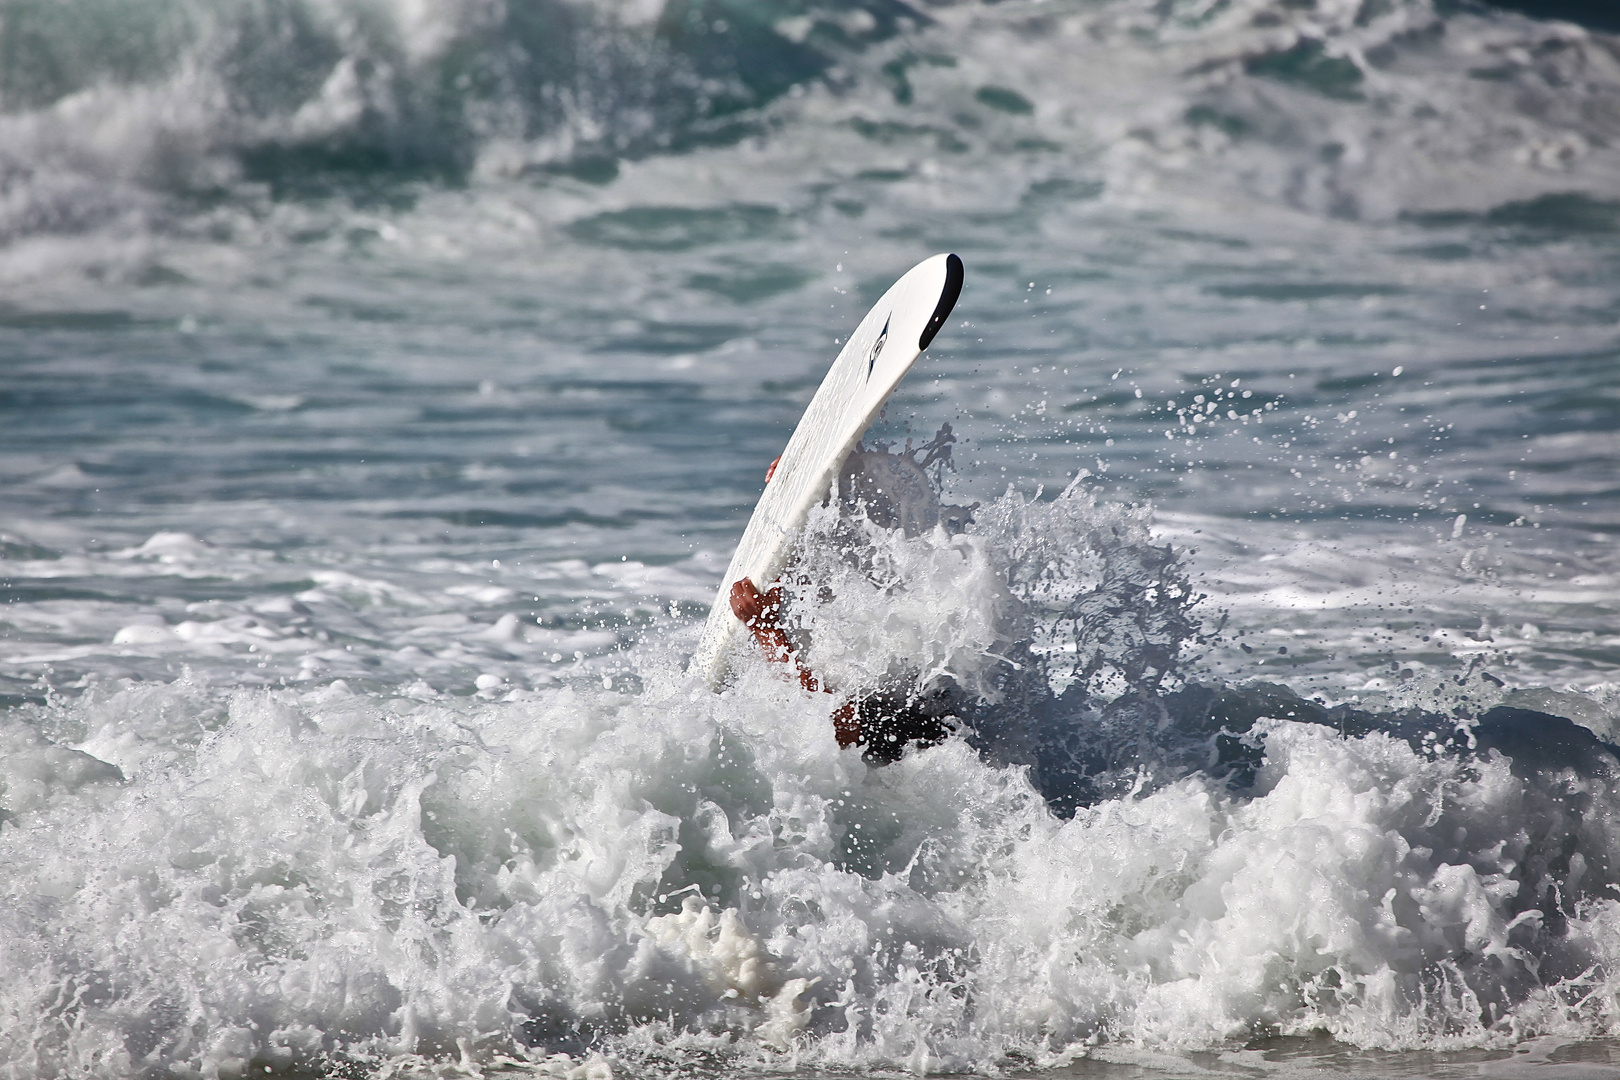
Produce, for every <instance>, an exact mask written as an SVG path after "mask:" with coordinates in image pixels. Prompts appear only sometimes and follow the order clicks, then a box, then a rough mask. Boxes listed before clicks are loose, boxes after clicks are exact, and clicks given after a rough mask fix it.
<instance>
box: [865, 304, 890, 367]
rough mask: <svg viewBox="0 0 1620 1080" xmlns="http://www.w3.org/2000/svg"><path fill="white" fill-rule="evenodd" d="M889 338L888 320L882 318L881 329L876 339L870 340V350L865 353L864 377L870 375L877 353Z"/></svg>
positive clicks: (875, 363)
mask: <svg viewBox="0 0 1620 1080" xmlns="http://www.w3.org/2000/svg"><path fill="white" fill-rule="evenodd" d="M888 340H889V320H888V319H884V320H883V330H882V332H881V333H879V334H878V338H877V340H876V341H874V342H872V351H871V352H869V353H867V354H866V377H867V378H868V379H870V378H871V377H872V369H873V368H875V367H877V358H878V353H880V352H882V351H883V343H884V342H885V341H888Z"/></svg>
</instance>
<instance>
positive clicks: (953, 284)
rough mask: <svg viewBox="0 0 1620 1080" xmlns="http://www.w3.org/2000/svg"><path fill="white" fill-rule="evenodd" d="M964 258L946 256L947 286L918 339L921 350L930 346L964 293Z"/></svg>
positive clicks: (942, 290) (918, 347)
mask: <svg viewBox="0 0 1620 1080" xmlns="http://www.w3.org/2000/svg"><path fill="white" fill-rule="evenodd" d="M962 273H963V272H962V260H961V259H959V258H957V257H956V256H955V255H954V254H953V255H947V256H945V288H943V289H941V290H940V293H939V303H938V304H936V305H934V313H933V314H932V315H930V316H929V317H928V322H927V323H926V324H925V325H924V326H923V332H922V337H920V338H918V339H917V349H918V351H919V352H920V351H921V350H923V349H926V348H928V344H929V342H931V341H933V340H934V335H935V334H937V333H939V332H940V330H941V329H942V328H943V327H944V325H945V320H946V319H948V318H950V316H951V309H952V308H953V307H955V306H956V298H957V297H959V296H961V295H962Z"/></svg>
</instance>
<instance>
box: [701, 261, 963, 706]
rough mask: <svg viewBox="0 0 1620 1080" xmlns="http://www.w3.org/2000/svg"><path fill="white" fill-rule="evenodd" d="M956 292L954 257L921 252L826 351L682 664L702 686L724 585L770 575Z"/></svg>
mask: <svg viewBox="0 0 1620 1080" xmlns="http://www.w3.org/2000/svg"><path fill="white" fill-rule="evenodd" d="M961 292H962V260H961V259H959V258H957V257H956V256H955V255H935V256H933V257H932V258H928V259H924V260H923V261H922V262H920V263H918V264H917V265H916V266H914V267H912V268H911V269H910V270H908V271H907V272H906V274H905V276H904V277H902V278H901V279H900V280H899V281H897V282H895V283H894V285H893V286H892V287H891V288H890V289H889V291H888V292H886V293H884V294H883V298H882V299H881V300H879V301H878V302H877V304H876V305H875V306H874V307H873V308H872V310H871V311H869V312H867V313H866V318H864V319H862V320H861V324H860V325H859V326H858V327H856V328H855V332H854V333H853V334H851V335H850V336H849V341H847V342H846V343H845V344H844V348H843V351H842V352H840V353H839V354H838V359H836V360H834V361H833V365H832V368H831V369H830V370H829V371H828V372H827V377H826V378H825V379H823V380H822V381H821V387H820V389H818V390H817V391H816V396H815V397H813V398H811V399H810V405H809V407H808V408H806V409H805V410H804V416H803V418H801V419H800V420H799V426H798V427H796V428H794V429H793V435H792V437H791V438H789V439H788V444H787V449H785V450H783V451H782V458H781V460H780V461H778V462H777V464H776V473H775V475H774V476H773V477H772V478H771V481H770V483H768V484H766V485H765V492H764V494H763V495H761V496H760V497H759V504H758V505H757V506H755V507H754V516H753V517H752V518H751V519H750V520H749V522H748V528H747V529H746V530H745V531H744V532H743V536H742V541H741V542H740V543H739V544H738V545H737V553H736V554H735V555H733V556H732V557H731V565H730V566H729V567H727V568H726V576H725V579H724V580H723V581H721V582H720V592H719V594H718V595H717V596H716V597H715V600H714V607H713V608H711V609H710V610H709V621H708V622H707V623H706V624H705V625H704V627H703V637H702V639H701V640H700V641H699V642H698V647H697V651H696V652H695V653H693V654H692V663H691V666H690V668H689V669H688V670H689V671H691V672H692V673H693V674H695V675H702V676H703V678H704V679H705V680H706V681H707V682H708V684H709V685H710V686H713V687H718V686H719V685H720V683H721V682H722V680H724V679H725V676H726V658H727V652H728V648H727V647H728V646H729V645H730V643H731V639H732V636H733V635H734V634H735V633H736V632H737V628H738V627H740V626H741V625H742V623H741V622H739V621H738V619H737V617H736V616H735V615H733V614H732V613H731V586H732V585H733V584H734V583H735V582H737V581H739V580H740V579H742V578H745V577H746V578H748V579H749V580H750V581H752V582H753V583H754V586H755V587H756V588H758V589H759V590H760V591H762V592H763V591H764V590H766V589H768V588H769V587H770V586H771V584H772V583H773V582H774V581H775V580H776V576H777V574H778V573H780V572H781V570H782V566H783V564H784V563H785V562H786V561H787V559H788V556H789V555H790V554H791V552H792V546H793V542H794V540H795V538H796V537H797V536H798V533H799V530H800V529H802V528H803V527H804V522H805V519H806V518H807V517H808V516H809V514H810V508H811V507H813V506H815V505H816V504H817V503H819V502H821V501H822V500H823V499H825V498H827V496H828V494H829V493H830V492H831V491H832V485H833V484H835V483H836V482H837V479H838V470H839V468H840V467H842V466H843V464H844V459H845V458H847V457H849V454H850V451H852V450H854V449H855V444H856V443H857V442H859V441H860V438H861V436H862V435H863V434H865V433H866V429H867V428H868V427H870V426H871V424H872V421H873V420H875V419H876V418H877V414H878V413H879V412H880V411H881V410H882V408H883V403H884V402H885V401H887V400H889V394H890V393H891V392H892V391H893V390H894V388H895V387H896V386H898V385H899V383H900V380H901V379H902V378H904V377H905V374H906V372H907V371H909V370H910V369H911V365H912V363H913V362H915V361H916V359H917V357H918V356H920V355H922V351H923V350H924V349H926V348H928V343H929V342H931V341H933V340H934V335H935V334H937V333H939V329H940V327H942V326H944V325H945V319H946V318H947V317H948V316H949V315H950V313H951V308H952V307H954V306H955V305H956V298H957V296H958V295H960V294H961Z"/></svg>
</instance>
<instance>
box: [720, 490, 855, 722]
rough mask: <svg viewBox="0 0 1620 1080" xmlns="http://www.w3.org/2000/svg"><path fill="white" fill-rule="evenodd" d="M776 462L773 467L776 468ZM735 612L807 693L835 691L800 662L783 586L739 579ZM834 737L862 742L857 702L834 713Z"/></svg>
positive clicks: (770, 656) (733, 592)
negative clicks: (786, 619) (763, 586)
mask: <svg viewBox="0 0 1620 1080" xmlns="http://www.w3.org/2000/svg"><path fill="white" fill-rule="evenodd" d="M775 464H776V463H775V462H772V463H771V465H772V467H773V468H774V467H775ZM730 600H731V613H732V614H733V615H735V616H737V618H738V619H739V620H741V622H742V624H743V625H744V626H746V627H748V630H749V632H750V633H752V634H753V635H754V640H755V641H757V642H759V647H760V649H761V650H762V651H763V652H764V653H765V658H766V659H767V660H773V661H775V662H777V663H779V664H786V663H788V662H790V661H791V662H792V664H793V666H794V667H795V668H797V669H798V672H799V685H800V686H802V687H804V688H805V689H806V690H826V691H827V692H828V693H831V692H832V691H831V689H830V688H829V687H826V686H824V685H822V683H821V681H820V680H819V679H817V678H816V676H815V674H814V673H813V672H812V671H811V670H810V669H809V668H807V667H805V666H804V662H803V661H801V660H800V659H799V654H798V653H797V652H795V651H794V649H793V642H792V640H791V639H790V638H789V637H788V636H787V631H786V630H784V629H782V624H781V621H780V618H779V617H780V615H781V612H782V586H780V585H777V586H775V587H774V588H771V589H767V590H766V591H765V592H760V591H759V588H758V587H757V586H756V585H755V584H754V583H753V582H752V581H749V580H748V579H747V578H739V579H737V580H736V581H735V582H733V583H732V585H731V597H730ZM832 721H833V734H834V735H836V736H837V738H838V745H839V746H853V745H855V744H856V743H858V742H860V740H861V726H860V721H859V719H858V718H857V717H856V715H855V703H854V702H853V701H846V702H844V703H843V704H842V705H840V706H838V708H837V709H835V710H834V711H833V717H832Z"/></svg>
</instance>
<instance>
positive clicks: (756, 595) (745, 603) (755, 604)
mask: <svg viewBox="0 0 1620 1080" xmlns="http://www.w3.org/2000/svg"><path fill="white" fill-rule="evenodd" d="M772 591H773V592H776V593H777V600H778V601H780V599H781V590H780V589H776V590H772ZM769 607H770V609H771V611H770V616H771V617H770V619H769V621H770V622H771V623H773V624H774V623H775V622H776V619H775V617H774V616H775V615H776V611H775V608H776V605H775V604H771V605H769ZM766 608H767V600H766V596H765V594H763V593H761V592H760V591H759V589H758V588H757V587H756V586H755V585H754V583H753V582H752V581H749V580H748V579H747V578H738V579H737V580H736V581H734V582H732V583H731V613H732V614H733V615H735V616H737V618H738V619H739V620H740V621H741V622H742V624H743V625H744V626H746V627H748V628H749V629H753V628H754V625H755V624H756V623H758V622H761V621H762V620H763V619H764V618H765V616H766Z"/></svg>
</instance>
